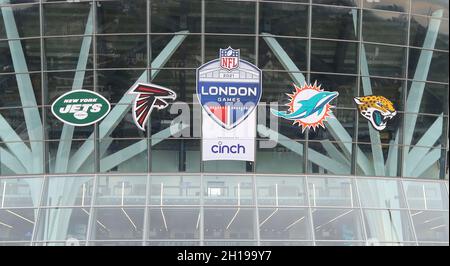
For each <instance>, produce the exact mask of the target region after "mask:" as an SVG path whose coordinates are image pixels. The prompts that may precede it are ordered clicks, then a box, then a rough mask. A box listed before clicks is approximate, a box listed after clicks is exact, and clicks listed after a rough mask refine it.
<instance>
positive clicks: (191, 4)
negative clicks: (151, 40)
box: [127, 0, 209, 33]
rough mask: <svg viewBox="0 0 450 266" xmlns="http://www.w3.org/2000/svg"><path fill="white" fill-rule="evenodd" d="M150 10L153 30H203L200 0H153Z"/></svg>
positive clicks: (170, 31) (165, 31)
mask: <svg viewBox="0 0 450 266" xmlns="http://www.w3.org/2000/svg"><path fill="white" fill-rule="evenodd" d="M127 2H128V1H127ZM208 2H209V1H208ZM150 10H151V14H150V18H151V23H150V26H151V32H158V33H159V32H164V33H172V32H177V31H181V30H188V31H189V32H200V31H201V30H200V28H201V18H200V17H201V1H200V0H191V1H183V0H152V1H150Z"/></svg>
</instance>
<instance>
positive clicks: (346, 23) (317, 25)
mask: <svg viewBox="0 0 450 266" xmlns="http://www.w3.org/2000/svg"><path fill="white" fill-rule="evenodd" d="M355 20H356V21H355ZM355 22H356V25H355ZM358 22H359V14H358V12H357V9H349V8H338V7H335V6H330V7H326V6H313V7H312V25H311V30H312V32H311V35H312V37H319V38H328V39H344V40H357V39H358V34H357V33H356V32H355V29H356V30H358V29H359V27H358V25H359V23H358Z"/></svg>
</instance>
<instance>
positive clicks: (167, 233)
mask: <svg viewBox="0 0 450 266" xmlns="http://www.w3.org/2000/svg"><path fill="white" fill-rule="evenodd" d="M149 215H150V216H149V217H150V221H149V224H150V226H149V229H148V234H149V235H148V238H150V239H199V237H200V231H199V230H200V229H199V227H200V219H201V217H200V209H199V208H192V209H188V208H183V209H181V208H151V209H150V210H149Z"/></svg>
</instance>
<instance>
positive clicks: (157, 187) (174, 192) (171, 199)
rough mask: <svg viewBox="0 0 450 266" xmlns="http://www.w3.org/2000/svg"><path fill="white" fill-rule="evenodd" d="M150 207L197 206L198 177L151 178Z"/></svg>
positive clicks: (198, 196) (198, 193)
mask: <svg viewBox="0 0 450 266" xmlns="http://www.w3.org/2000/svg"><path fill="white" fill-rule="evenodd" d="M150 204H151V205H199V204H200V176H151V187H150Z"/></svg>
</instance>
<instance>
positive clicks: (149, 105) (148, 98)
mask: <svg viewBox="0 0 450 266" xmlns="http://www.w3.org/2000/svg"><path fill="white" fill-rule="evenodd" d="M128 94H136V95H137V96H136V98H135V99H134V101H133V110H132V112H133V120H134V123H135V124H136V126H137V127H138V128H139V129H140V130H143V131H145V124H146V123H147V120H148V118H149V117H150V114H151V113H152V111H153V109H154V108H156V109H158V110H161V109H164V108H166V107H167V106H168V105H169V104H168V103H167V100H175V99H176V98H177V94H176V93H175V92H174V91H172V90H170V89H168V88H164V87H162V86H159V85H155V84H150V83H148V84H146V83H138V84H136V85H135V86H133V87H132V88H131V89H130V91H129V92H128Z"/></svg>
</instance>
